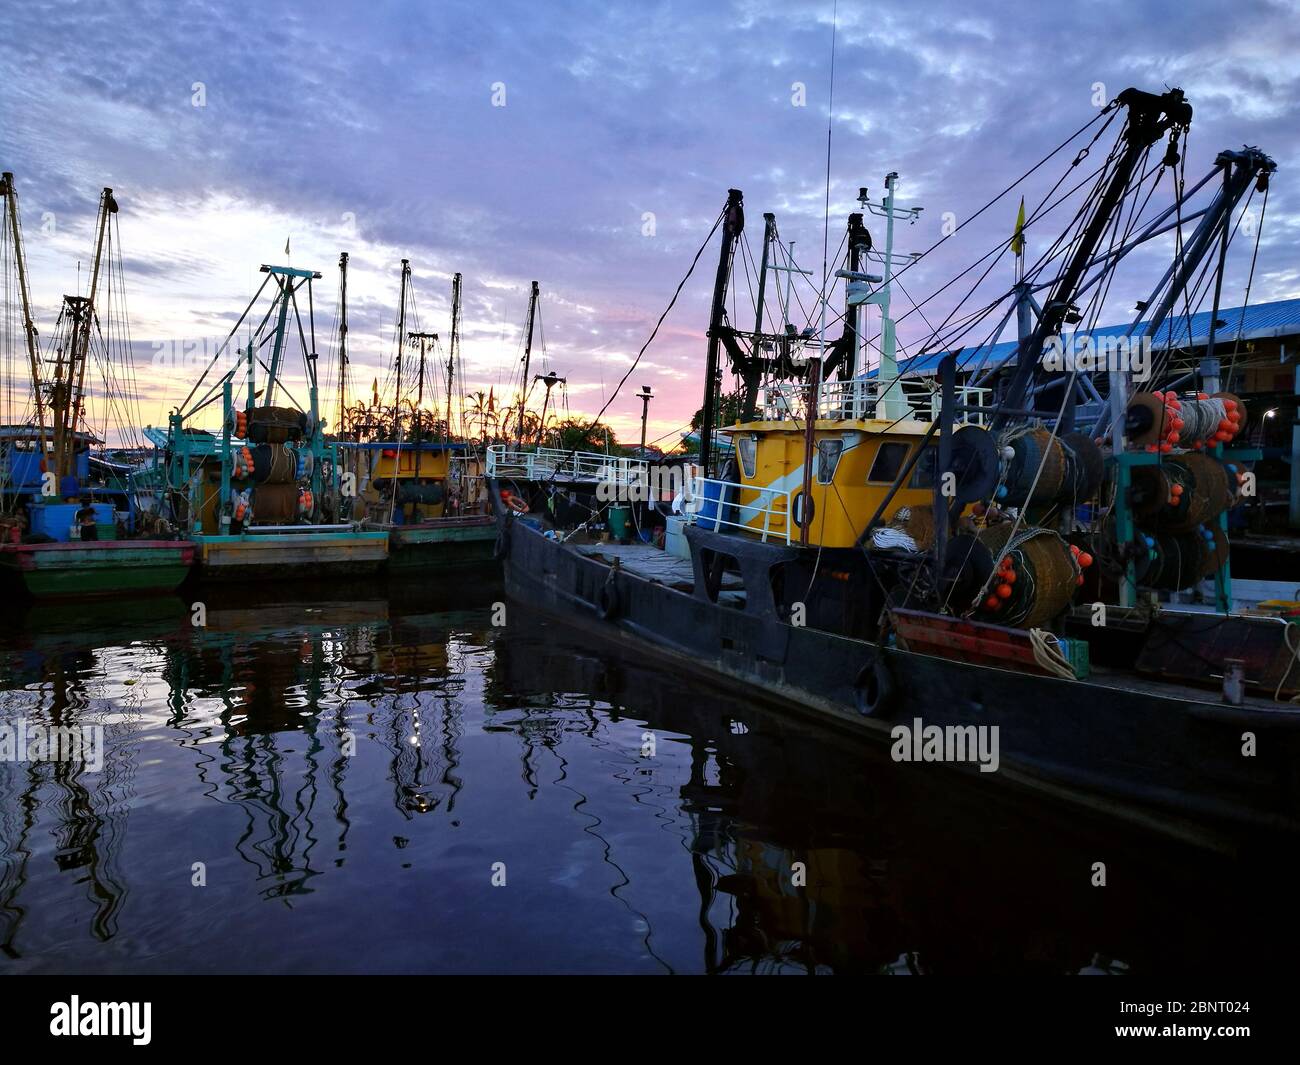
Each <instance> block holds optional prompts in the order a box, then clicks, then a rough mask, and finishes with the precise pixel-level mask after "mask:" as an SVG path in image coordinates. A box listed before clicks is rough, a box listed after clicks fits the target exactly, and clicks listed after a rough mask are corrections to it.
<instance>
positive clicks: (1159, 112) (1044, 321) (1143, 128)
mask: <svg viewBox="0 0 1300 1065" xmlns="http://www.w3.org/2000/svg"><path fill="white" fill-rule="evenodd" d="M1116 101H1117V103H1118V104H1119V105H1120V106H1122V107H1127V108H1128V125H1127V127H1126V128H1125V130H1124V150H1123V152H1122V153H1121V154H1120V156H1119V158H1118V160H1117V161H1116V163H1115V165H1114V167H1113V168H1112V169H1111V172H1110V176H1109V178H1108V180H1107V182H1106V187H1105V189H1104V190H1103V191H1102V193H1101V195H1100V197H1099V198H1098V200H1097V206H1096V207H1095V208H1094V209H1093V211H1092V215H1091V218H1090V219H1089V220H1088V223H1087V225H1086V227H1084V229H1083V231H1082V234H1081V236H1080V238H1079V240H1078V241H1077V242H1076V243H1075V245H1074V250H1073V254H1072V255H1071V257H1070V260H1069V262H1068V263H1067V264H1066V267H1065V269H1064V270H1063V271H1062V272H1061V275H1060V277H1058V278H1057V280H1056V282H1055V284H1054V285H1053V287H1052V290H1051V292H1050V294H1049V295H1048V298H1047V300H1046V301H1045V302H1044V303H1043V312H1042V314H1041V316H1040V317H1039V319H1038V324H1037V326H1036V327H1035V328H1034V331H1033V332H1032V333H1031V334H1030V335H1029V337H1028V339H1027V340H1025V341H1023V342H1021V343H1020V345H1019V349H1018V351H1017V352H1016V366H1015V370H1014V372H1013V374H1012V376H1011V381H1010V383H1009V385H1008V387H1007V391H1006V396H1005V400H1004V403H1003V408H1004V409H1003V410H1001V411H1000V412H999V413H997V414H995V415H994V417H993V428H994V429H995V430H999V429H1002V428H1004V427H1005V426H1006V424H1007V423H1008V422H1009V421H1011V420H1013V419H1015V418H1017V417H1019V415H1017V414H1016V413H1015V412H1016V411H1018V410H1020V409H1022V408H1023V407H1024V406H1025V405H1026V400H1027V399H1028V397H1029V395H1030V390H1031V386H1032V385H1033V384H1034V383H1035V379H1036V378H1037V376H1038V373H1039V363H1040V361H1041V360H1042V355H1043V347H1044V345H1045V344H1046V342H1047V339H1048V338H1049V337H1054V336H1057V335H1058V334H1059V333H1060V332H1061V328H1062V326H1064V325H1065V324H1066V323H1067V322H1069V321H1074V320H1077V318H1078V311H1077V310H1075V308H1074V306H1073V301H1074V298H1075V296H1076V295H1077V290H1078V288H1079V283H1080V281H1082V279H1083V276H1084V273H1085V271H1086V270H1087V268H1088V266H1089V265H1090V264H1091V262H1092V260H1093V257H1094V255H1095V254H1096V251H1097V247H1098V246H1099V245H1100V243H1101V240H1102V237H1103V236H1104V235H1105V233H1106V230H1107V228H1108V227H1109V226H1110V224H1111V220H1112V218H1113V217H1114V215H1115V212H1116V211H1117V210H1118V209H1119V207H1120V204H1121V202H1122V201H1123V199H1124V196H1125V193H1126V191H1127V189H1128V185H1129V182H1130V181H1131V180H1132V177H1133V174H1134V171H1135V170H1136V169H1137V166H1138V163H1139V162H1141V160H1142V159H1143V157H1144V156H1145V154H1146V151H1147V149H1148V148H1149V147H1150V146H1151V145H1153V144H1154V143H1155V142H1156V141H1157V140H1159V139H1160V138H1161V137H1162V136H1163V135H1164V134H1165V133H1166V132H1169V133H1170V142H1169V150H1168V152H1167V154H1166V159H1172V158H1176V152H1177V149H1176V145H1177V141H1178V137H1179V135H1180V133H1181V132H1182V131H1183V130H1185V129H1186V128H1187V126H1188V125H1189V124H1190V123H1191V120H1192V107H1191V104H1189V103H1188V102H1187V100H1186V99H1185V98H1184V96H1183V92H1182V90H1181V89H1170V90H1169V91H1168V92H1166V93H1163V94H1162V95H1160V96H1156V95H1154V94H1152V93H1148V92H1142V91H1140V90H1138V89H1125V90H1124V91H1123V92H1122V93H1120V94H1119V96H1118V97H1116ZM1168 165H1172V164H1168ZM1067 387H1068V388H1069V389H1070V390H1071V391H1070V396H1069V397H1067V402H1066V408H1065V413H1064V414H1063V416H1062V417H1061V419H1060V426H1059V430H1060V431H1061V432H1065V431H1067V430H1069V429H1071V428H1073V422H1074V406H1073V403H1072V402H1070V398H1072V397H1073V394H1074V392H1073V389H1074V383H1073V381H1072V380H1071V381H1070V382H1069V384H1068V385H1067Z"/></svg>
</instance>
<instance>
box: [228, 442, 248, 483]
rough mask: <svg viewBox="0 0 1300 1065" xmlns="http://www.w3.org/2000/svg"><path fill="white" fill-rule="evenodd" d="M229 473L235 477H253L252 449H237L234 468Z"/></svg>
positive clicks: (245, 447)
mask: <svg viewBox="0 0 1300 1065" xmlns="http://www.w3.org/2000/svg"><path fill="white" fill-rule="evenodd" d="M231 473H232V474H233V475H234V476H235V477H251V476H253V449H252V448H250V447H248V446H244V447H241V448H240V449H239V451H238V452H237V453H236V455H235V462H234V467H233V468H232V470H231Z"/></svg>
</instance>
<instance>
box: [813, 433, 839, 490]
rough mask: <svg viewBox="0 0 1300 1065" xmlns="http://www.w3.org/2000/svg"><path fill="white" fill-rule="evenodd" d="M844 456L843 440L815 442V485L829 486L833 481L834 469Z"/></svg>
mask: <svg viewBox="0 0 1300 1065" xmlns="http://www.w3.org/2000/svg"><path fill="white" fill-rule="evenodd" d="M842 454H844V441H843V440H819V441H817V483H818V484H830V483H831V481H832V480H834V479H835V467H837V466H838V465H839V464H840V456H841V455H842Z"/></svg>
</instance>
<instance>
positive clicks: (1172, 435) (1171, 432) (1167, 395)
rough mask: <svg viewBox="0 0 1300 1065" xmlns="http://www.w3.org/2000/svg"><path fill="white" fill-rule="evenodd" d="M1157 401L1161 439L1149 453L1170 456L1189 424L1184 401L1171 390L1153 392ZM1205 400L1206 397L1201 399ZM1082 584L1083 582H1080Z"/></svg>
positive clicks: (1150, 446) (1149, 445) (1149, 447)
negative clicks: (1185, 419) (1184, 418)
mask: <svg viewBox="0 0 1300 1065" xmlns="http://www.w3.org/2000/svg"><path fill="white" fill-rule="evenodd" d="M1151 394H1152V395H1153V396H1155V397H1156V399H1158V400H1160V401H1161V403H1163V404H1164V412H1163V414H1162V415H1161V418H1160V425H1161V430H1162V431H1161V434H1160V439H1159V440H1158V441H1157V442H1156V443H1154V444H1148V445H1147V450H1148V451H1159V452H1160V453H1161V454H1165V455H1167V454H1169V452H1171V451H1173V449H1174V447H1175V446H1177V444H1178V442H1179V441H1180V440H1181V439H1182V432H1183V429H1184V428H1185V427H1186V425H1187V423H1186V422H1185V421H1184V420H1183V401H1182V400H1180V399H1179V398H1178V394H1177V393H1176V392H1174V391H1173V390H1172V389H1170V390H1169V391H1168V392H1152V393H1151ZM1200 398H1201V399H1204V398H1205V397H1204V396H1201V397H1200ZM1080 583H1082V582H1080Z"/></svg>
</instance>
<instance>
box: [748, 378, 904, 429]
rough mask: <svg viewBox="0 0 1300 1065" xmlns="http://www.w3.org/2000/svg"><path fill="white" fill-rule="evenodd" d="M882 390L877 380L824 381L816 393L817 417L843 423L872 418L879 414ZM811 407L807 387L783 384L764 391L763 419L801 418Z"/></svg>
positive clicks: (792, 383)
mask: <svg viewBox="0 0 1300 1065" xmlns="http://www.w3.org/2000/svg"><path fill="white" fill-rule="evenodd" d="M878 393H879V389H878V387H877V383H876V381H875V380H873V379H871V378H867V377H855V378H853V379H852V380H849V381H824V382H822V385H821V387H820V388H819V389H818V390H817V417H818V418H832V419H837V420H844V419H850V418H870V417H872V416H873V415H874V414H875V411H876V399H877V398H878ZM807 407H808V386H807V385H803V384H798V383H797V382H791V381H783V382H781V383H780V384H772V385H768V386H767V387H766V388H764V389H763V417H764V419H766V420H767V421H785V420H786V419H787V418H802V417H803V416H804V414H805V413H806V411H807Z"/></svg>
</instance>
